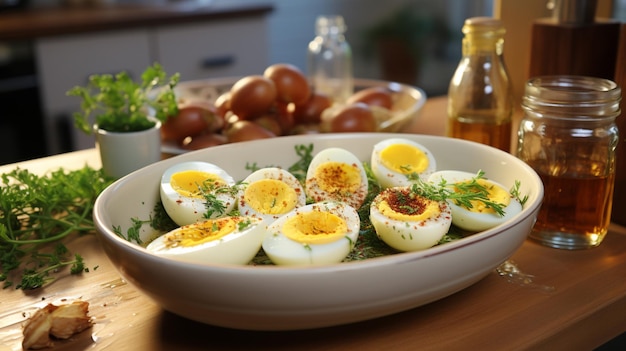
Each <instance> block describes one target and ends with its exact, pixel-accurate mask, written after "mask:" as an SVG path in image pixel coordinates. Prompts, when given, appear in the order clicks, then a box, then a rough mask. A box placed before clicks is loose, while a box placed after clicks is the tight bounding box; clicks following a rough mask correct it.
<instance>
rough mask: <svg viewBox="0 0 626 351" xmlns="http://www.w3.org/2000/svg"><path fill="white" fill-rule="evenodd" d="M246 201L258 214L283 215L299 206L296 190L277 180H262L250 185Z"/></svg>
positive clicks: (247, 189) (246, 193) (245, 196)
mask: <svg viewBox="0 0 626 351" xmlns="http://www.w3.org/2000/svg"><path fill="white" fill-rule="evenodd" d="M244 201H245V202H246V204H248V206H250V207H251V208H252V209H254V210H255V211H256V212H258V213H263V214H283V213H287V212H289V211H291V210H293V209H294V208H295V207H296V205H297V204H298V194H297V193H296V190H294V189H293V188H292V187H290V186H289V185H287V184H286V183H285V182H281V181H280V180H276V179H261V180H258V181H256V182H253V183H251V184H250V185H248V187H247V188H246V190H245V192H244Z"/></svg>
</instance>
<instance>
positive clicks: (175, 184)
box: [170, 170, 226, 198]
mask: <svg viewBox="0 0 626 351" xmlns="http://www.w3.org/2000/svg"><path fill="white" fill-rule="evenodd" d="M170 185H171V186H172V189H174V191H176V192H177V193H179V194H180V195H182V196H185V197H193V198H202V193H203V191H202V189H216V188H219V187H223V186H226V182H225V181H224V179H222V178H220V177H219V176H217V175H215V174H212V173H207V172H203V171H197V170H187V171H182V172H176V173H174V174H172V176H171V177H170Z"/></svg>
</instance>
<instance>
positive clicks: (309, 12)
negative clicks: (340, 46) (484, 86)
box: [239, 0, 492, 96]
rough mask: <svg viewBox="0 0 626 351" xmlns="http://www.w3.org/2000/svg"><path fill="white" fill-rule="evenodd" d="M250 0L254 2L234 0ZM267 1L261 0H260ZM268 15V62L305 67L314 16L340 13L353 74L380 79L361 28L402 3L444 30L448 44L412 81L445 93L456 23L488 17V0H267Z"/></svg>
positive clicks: (456, 42)
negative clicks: (436, 20)
mask: <svg viewBox="0 0 626 351" xmlns="http://www.w3.org/2000/svg"><path fill="white" fill-rule="evenodd" d="M239 1H243V2H245V1H248V2H250V1H256V0H239ZM266 2H267V1H266ZM269 2H271V3H273V4H274V5H275V8H276V9H275V11H274V12H273V13H272V14H271V15H270V25H269V26H270V39H269V41H270V46H271V48H270V55H271V57H270V60H271V61H272V62H289V63H293V64H295V65H297V66H299V67H301V68H304V67H305V66H306V46H307V44H308V42H309V41H310V40H311V39H312V38H313V36H314V30H315V18H316V17H317V16H318V15H320V14H341V15H342V16H344V18H345V21H346V24H347V26H348V31H347V34H346V38H347V40H348V41H349V42H350V44H351V45H352V48H353V54H354V74H355V76H356V77H359V78H372V79H378V78H380V77H381V72H380V67H379V62H378V60H377V58H376V57H370V56H367V55H366V54H365V53H364V47H365V44H366V42H365V38H364V31H365V30H366V29H367V28H369V27H371V26H372V25H374V24H376V23H378V22H379V21H381V20H383V19H385V18H387V17H389V16H391V15H392V14H393V13H395V12H396V11H398V10H399V9H401V8H404V7H405V6H409V7H411V8H412V9H414V10H415V11H416V12H418V13H421V14H431V15H433V16H438V17H441V18H442V19H443V20H444V21H445V24H446V26H447V27H448V29H449V31H450V33H451V34H452V35H451V37H450V38H449V40H448V42H446V43H441V45H438V46H437V47H438V50H437V52H435V51H431V52H428V53H427V54H426V57H425V58H424V60H423V61H422V63H421V70H420V74H419V75H418V77H416V84H417V85H419V86H420V87H421V88H423V89H425V90H426V91H427V93H428V95H429V96H433V95H440V94H445V93H446V92H447V88H448V83H449V81H450V78H451V77H452V73H453V72H454V69H455V68H456V65H457V64H458V60H459V59H460V55H461V42H460V38H461V27H462V25H463V21H464V20H465V18H467V17H472V16H482V15H487V16H488V15H491V13H492V1H490V0H387V1H379V0H298V1H293V0H272V1H269Z"/></svg>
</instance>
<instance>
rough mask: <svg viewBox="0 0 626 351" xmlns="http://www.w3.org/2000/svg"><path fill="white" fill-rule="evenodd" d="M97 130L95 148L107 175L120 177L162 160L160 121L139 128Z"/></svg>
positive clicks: (95, 127) (95, 128) (96, 128)
mask: <svg viewBox="0 0 626 351" xmlns="http://www.w3.org/2000/svg"><path fill="white" fill-rule="evenodd" d="M94 130H95V131H96V148H97V149H98V150H99V152H100V158H101V160H102V168H103V169H104V172H105V174H106V175H108V176H111V177H114V178H121V177H123V176H125V175H127V174H129V173H131V172H133V171H135V170H138V169H139V168H142V167H144V166H147V165H149V164H152V163H154V162H157V161H159V160H161V122H159V121H157V123H156V125H155V126H154V127H153V128H150V129H147V130H143V131H140V132H129V133H116V132H109V131H106V130H103V129H99V128H98V127H97V126H94Z"/></svg>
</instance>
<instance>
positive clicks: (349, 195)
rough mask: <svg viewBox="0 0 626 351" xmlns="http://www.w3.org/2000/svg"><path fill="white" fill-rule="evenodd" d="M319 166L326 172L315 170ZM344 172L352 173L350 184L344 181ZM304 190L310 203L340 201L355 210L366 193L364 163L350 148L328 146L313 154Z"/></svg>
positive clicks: (366, 184) (319, 168)
mask: <svg viewBox="0 0 626 351" xmlns="http://www.w3.org/2000/svg"><path fill="white" fill-rule="evenodd" d="M329 165H335V166H339V167H335V166H330V167H329ZM322 169H328V171H327V172H318V170H322ZM344 171H347V172H344ZM318 173H319V174H318ZM346 174H351V175H353V176H354V179H352V180H353V181H354V184H353V185H350V184H349V183H348V182H346V179H347V178H348V179H350V177H345V175H346ZM357 178H358V179H357ZM305 190H306V193H307V195H308V196H309V197H310V198H311V199H312V200H313V202H321V201H340V202H345V203H347V204H348V205H350V206H352V207H354V208H357V209H358V208H360V207H361V205H362V204H363V202H364V201H365V197H366V196H367V191H368V180H367V174H366V173H365V168H364V167H363V163H362V162H361V161H360V160H359V159H358V158H357V157H356V156H355V155H354V154H353V153H351V152H350V151H348V150H346V149H342V148H336V147H332V148H327V149H324V150H322V151H320V152H319V153H317V154H316V155H315V156H313V159H312V160H311V163H310V164H309V168H308V170H307V174H306V180H305Z"/></svg>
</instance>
